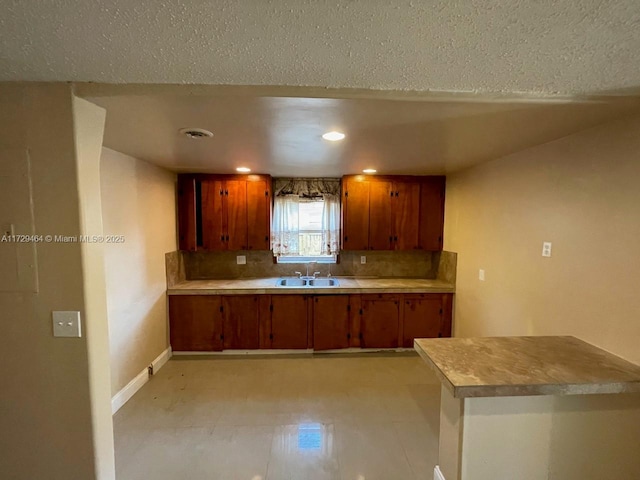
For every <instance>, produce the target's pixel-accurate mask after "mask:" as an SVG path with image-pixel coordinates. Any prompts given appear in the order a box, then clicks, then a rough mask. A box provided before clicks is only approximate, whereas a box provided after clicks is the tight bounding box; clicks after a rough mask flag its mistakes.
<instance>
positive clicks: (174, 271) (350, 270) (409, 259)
mask: <svg viewBox="0 0 640 480" xmlns="http://www.w3.org/2000/svg"><path fill="white" fill-rule="evenodd" d="M238 255H244V256H245V257H246V262H247V263H246V265H237V263H236V256H238ZM361 256H366V257H367V263H366V264H361V263H360V257H361ZM166 259H167V283H168V286H171V285H173V284H175V283H177V282H179V281H182V280H184V279H186V280H203V279H226V278H228V279H232V278H255V277H281V276H292V275H294V272H295V271H300V272H302V273H303V274H304V273H305V271H306V268H305V265H304V264H275V263H274V261H273V255H272V254H271V252H268V251H241V252H171V253H168V254H167V258H166ZM455 261H456V254H455V253H451V252H425V251H407V252H381V251H370V250H364V251H344V252H342V253H341V254H340V263H338V264H331V265H329V264H316V265H314V266H313V267H314V268H313V269H312V271H310V273H313V271H319V272H320V275H321V276H326V275H327V274H328V273H329V272H330V273H331V275H334V276H360V277H369V276H371V277H400V278H434V279H435V278H438V279H440V280H445V281H448V282H451V283H453V282H455ZM169 282H172V283H171V285H170V284H169Z"/></svg>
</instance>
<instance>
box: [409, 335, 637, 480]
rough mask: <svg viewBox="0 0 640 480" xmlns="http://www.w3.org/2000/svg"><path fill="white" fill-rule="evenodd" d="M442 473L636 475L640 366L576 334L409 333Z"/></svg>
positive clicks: (533, 478) (472, 478) (481, 478)
mask: <svg viewBox="0 0 640 480" xmlns="http://www.w3.org/2000/svg"><path fill="white" fill-rule="evenodd" d="M415 349H416V351H417V352H418V353H419V354H420V356H421V357H422V358H423V359H424V360H425V362H426V363H427V364H428V365H429V366H430V367H431V368H432V369H433V370H434V371H435V373H436V375H437V376H438V378H439V379H440V380H441V382H442V386H443V388H442V393H441V406H440V447H439V460H438V462H439V465H438V466H437V467H436V472H435V478H437V479H438V478H439V479H443V478H444V479H446V480H494V479H512V478H513V479H516V478H517V479H519V480H543V479H544V480H549V479H558V480H559V479H562V480H573V479H575V480H578V479H580V480H589V479H594V480H595V479H600V478H629V479H631V478H640V457H638V455H637V453H638V448H639V446H640V366H637V365H635V364H632V363H630V362H627V361H625V360H623V359H621V358H619V357H617V356H615V355H612V354H610V353H608V352H606V351H604V350H601V349H599V348H597V347H595V346H593V345H590V344H588V343H586V342H584V341H582V340H579V339H577V338H574V337H485V338H446V339H417V340H416V341H415Z"/></svg>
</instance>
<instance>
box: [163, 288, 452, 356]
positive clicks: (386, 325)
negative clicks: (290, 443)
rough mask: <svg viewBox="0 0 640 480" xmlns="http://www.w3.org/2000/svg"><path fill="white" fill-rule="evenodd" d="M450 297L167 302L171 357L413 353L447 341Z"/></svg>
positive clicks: (191, 298) (176, 298) (184, 298)
mask: <svg viewBox="0 0 640 480" xmlns="http://www.w3.org/2000/svg"><path fill="white" fill-rule="evenodd" d="M452 299H453V294H451V293H422V294H415V293H412V294H402V293H398V294H362V295H360V294H357V295H356V294H327V295H303V294H282V295H266V294H265V295H250V294H249V295H170V296H169V327H170V340H171V348H172V349H173V351H185V352H188V351H200V352H201V351H212V352H213V351H220V350H256V349H286V350H289V349H314V350H336V349H344V348H399V347H404V348H411V347H412V346H413V340H414V338H429V337H450V336H451V310H452V309H451V305H452Z"/></svg>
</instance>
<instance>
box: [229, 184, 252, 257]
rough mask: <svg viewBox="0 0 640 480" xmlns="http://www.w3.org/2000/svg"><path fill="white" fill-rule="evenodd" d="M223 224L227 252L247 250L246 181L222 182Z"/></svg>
mask: <svg viewBox="0 0 640 480" xmlns="http://www.w3.org/2000/svg"><path fill="white" fill-rule="evenodd" d="M223 199H224V204H225V208H224V212H225V215H226V219H225V221H223V224H225V225H226V235H225V241H226V242H227V248H226V249H227V250H246V249H247V238H248V237H247V230H248V226H249V224H248V219H247V211H248V209H247V182H246V180H226V181H225V182H224V197H223Z"/></svg>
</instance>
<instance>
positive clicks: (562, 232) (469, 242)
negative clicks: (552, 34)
mask: <svg viewBox="0 0 640 480" xmlns="http://www.w3.org/2000/svg"><path fill="white" fill-rule="evenodd" d="M543 241H550V242H553V256H552V257H551V258H543V257H542V256H541V250H542V242H543ZM639 245H640V117H633V118H626V119H623V120H619V121H617V122H614V123H610V124H607V125H604V126H600V127H596V128H593V129H590V130H587V131H584V132H581V133H578V134H574V135H571V136H568V137H565V138H562V139H560V140H556V141H554V142H550V143H547V144H544V145H540V146H537V147H534V148H530V149H528V150H525V151H522V152H519V153H516V154H513V155H510V156H508V157H504V158H501V159H498V160H495V161H492V162H490V163H487V164H484V165H481V166H478V167H475V168H472V169H470V170H466V171H463V172H461V173H458V174H456V175H452V176H450V177H448V180H447V203H446V218H445V249H446V250H450V251H453V252H457V253H458V277H457V287H456V291H457V295H456V307H455V335H457V336H490V335H574V336H577V337H579V338H581V339H583V340H585V341H587V342H590V343H593V344H595V345H598V346H599V347H601V348H604V349H606V350H608V351H610V352H613V353H615V354H617V355H620V356H622V357H624V358H626V359H627V360H630V361H632V362H635V363H640V348H638V345H640V314H639V312H640V294H639V293H638V285H640V254H639V251H638V246H639ZM479 269H484V270H485V272H486V280H485V281H484V282H482V281H479V279H478V270H479Z"/></svg>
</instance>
